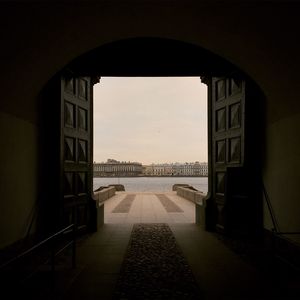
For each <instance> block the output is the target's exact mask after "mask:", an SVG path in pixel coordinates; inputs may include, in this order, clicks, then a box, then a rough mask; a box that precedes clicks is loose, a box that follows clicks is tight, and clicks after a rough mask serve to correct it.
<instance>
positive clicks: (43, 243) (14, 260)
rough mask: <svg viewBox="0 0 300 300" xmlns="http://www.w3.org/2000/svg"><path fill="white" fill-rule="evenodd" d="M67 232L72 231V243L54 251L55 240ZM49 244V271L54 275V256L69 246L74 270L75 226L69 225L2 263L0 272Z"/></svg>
mask: <svg viewBox="0 0 300 300" xmlns="http://www.w3.org/2000/svg"><path fill="white" fill-rule="evenodd" d="M69 230H72V231H73V238H72V241H71V242H69V243H68V244H66V245H64V246H63V247H62V248H61V249H60V250H58V251H55V246H56V244H55V242H53V241H55V239H56V238H57V237H58V236H60V235H62V234H64V233H65V232H67V231H69ZM49 242H51V246H52V248H51V257H50V261H51V271H52V273H53V275H54V272H55V256H56V255H57V254H58V253H61V252H62V251H63V250H64V249H66V248H67V247H68V246H70V245H71V244H72V267H73V268H75V266H76V226H75V224H71V225H69V226H67V227H65V228H63V229H62V230H60V231H58V232H56V233H54V234H53V235H51V236H50V237H48V238H46V239H45V240H43V241H41V242H39V243H38V244H36V245H34V246H33V247H31V248H29V249H28V250H26V251H24V252H22V253H20V254H19V255H17V256H15V257H13V258H12V259H10V260H8V261H6V262H5V263H3V264H2V265H1V266H0V270H2V269H4V268H6V267H8V266H9V265H12V264H14V263H16V262H17V261H19V260H21V259H22V258H24V257H26V256H27V255H30V254H32V253H33V252H34V251H35V250H37V249H38V248H40V247H41V246H43V245H45V244H47V243H49Z"/></svg>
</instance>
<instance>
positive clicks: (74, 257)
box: [72, 224, 77, 269]
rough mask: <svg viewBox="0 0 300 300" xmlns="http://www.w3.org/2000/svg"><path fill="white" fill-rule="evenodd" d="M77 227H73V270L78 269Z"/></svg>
mask: <svg viewBox="0 0 300 300" xmlns="http://www.w3.org/2000/svg"><path fill="white" fill-rule="evenodd" d="M76 234H77V232H76V225H75V224H74V225H73V243H72V268H73V269H74V268H76Z"/></svg>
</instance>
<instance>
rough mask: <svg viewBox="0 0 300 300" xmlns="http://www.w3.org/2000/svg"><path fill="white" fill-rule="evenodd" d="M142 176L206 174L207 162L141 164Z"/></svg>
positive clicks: (204, 175)
mask: <svg viewBox="0 0 300 300" xmlns="http://www.w3.org/2000/svg"><path fill="white" fill-rule="evenodd" d="M143 175H144V176H199V177H201V176H203V177H206V176H208V164H207V163H206V162H202V163H199V162H198V161H196V162H194V163H187V162H186V163H173V164H151V165H147V166H143Z"/></svg>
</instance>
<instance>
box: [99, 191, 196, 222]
mask: <svg viewBox="0 0 300 300" xmlns="http://www.w3.org/2000/svg"><path fill="white" fill-rule="evenodd" d="M130 194H134V195H135V198H134V200H133V202H132V205H131V208H130V210H129V212H127V213H113V210H114V208H115V207H116V206H117V205H118V204H119V203H121V202H122V200H123V199H124V198H125V197H126V196H127V195H130ZM160 194H161V193H159V192H158V193H127V192H117V194H116V195H115V196H114V197H112V198H110V199H109V200H108V201H106V202H105V204H104V223H106V224H117V223H123V224H132V223H195V204H194V203H192V202H191V201H189V200H186V199H184V198H181V197H179V196H177V195H176V192H169V193H163V194H164V195H165V196H166V197H168V198H169V199H170V200H171V201H172V202H173V203H174V204H176V205H177V206H178V207H180V208H181V209H182V210H183V212H168V211H167V209H166V208H165V207H164V206H163V204H162V203H161V201H160V200H159V198H158V197H157V196H156V195H160Z"/></svg>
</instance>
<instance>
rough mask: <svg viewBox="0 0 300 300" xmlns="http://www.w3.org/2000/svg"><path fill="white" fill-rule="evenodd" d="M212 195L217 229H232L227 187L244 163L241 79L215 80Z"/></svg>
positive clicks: (212, 110)
mask: <svg viewBox="0 0 300 300" xmlns="http://www.w3.org/2000/svg"><path fill="white" fill-rule="evenodd" d="M210 84H211V107H212V109H211V114H212V115H211V122H212V124H211V126H212V131H211V134H212V144H211V148H212V149H211V150H212V174H211V178H212V193H213V198H214V200H215V205H216V214H217V215H216V226H217V228H218V229H220V230H221V231H226V230H227V228H228V225H229V219H228V218H229V210H230V207H229V202H228V201H229V200H228V197H227V193H226V192H227V184H228V174H227V169H228V168H229V167H236V168H238V167H242V166H243V163H244V132H245V130H244V127H245V126H244V108H245V81H244V80H242V79H241V78H238V77H221V78H217V77H213V78H212V80H211V83H210Z"/></svg>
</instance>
